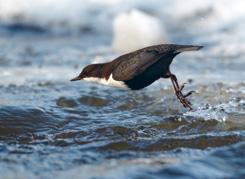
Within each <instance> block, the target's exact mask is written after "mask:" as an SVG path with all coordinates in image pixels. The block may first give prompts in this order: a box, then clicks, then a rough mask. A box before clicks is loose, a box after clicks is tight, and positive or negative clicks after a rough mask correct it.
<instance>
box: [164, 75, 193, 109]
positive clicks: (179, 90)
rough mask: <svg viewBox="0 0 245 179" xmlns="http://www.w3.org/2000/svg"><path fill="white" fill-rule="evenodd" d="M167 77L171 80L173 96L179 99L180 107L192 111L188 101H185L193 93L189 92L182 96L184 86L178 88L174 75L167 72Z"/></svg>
mask: <svg viewBox="0 0 245 179" xmlns="http://www.w3.org/2000/svg"><path fill="white" fill-rule="evenodd" d="M167 75H168V76H169V77H170V79H171V82H172V84H173V87H174V91H175V94H176V96H177V98H178V99H179V101H180V102H181V103H182V105H183V106H184V107H185V108H189V109H190V110H192V107H191V102H190V101H188V100H187V99H186V97H188V96H190V95H191V94H192V93H193V91H190V92H188V93H187V94H186V95H183V93H182V90H183V89H184V86H185V84H183V85H182V86H181V87H180V86H179V84H178V80H177V78H176V76H175V75H174V74H172V73H170V72H169V73H168V74H167Z"/></svg>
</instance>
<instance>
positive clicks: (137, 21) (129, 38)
mask: <svg viewBox="0 0 245 179" xmlns="http://www.w3.org/2000/svg"><path fill="white" fill-rule="evenodd" d="M113 33H114V38H113V47H114V48H115V49H116V50H118V51H122V52H127V51H132V50H136V49H139V48H143V47H145V46H149V45H153V44H159V43H163V42H164V39H166V36H165V31H164V30H163V28H162V27H161V22H160V21H159V20H158V19H157V18H156V17H153V16H150V15H148V14H146V13H143V12H141V11H139V10H132V11H130V12H129V13H122V14H119V15H118V16H117V17H116V18H115V20H114V22H113Z"/></svg>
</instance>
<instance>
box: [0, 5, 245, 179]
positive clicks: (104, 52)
mask: <svg viewBox="0 0 245 179" xmlns="http://www.w3.org/2000/svg"><path fill="white" fill-rule="evenodd" d="M37 2H39V1H37ZM48 2H49V1H47V2H46V3H48ZM50 2H51V1H50ZM62 2H63V3H64V4H65V2H66V1H62ZM105 2H106V4H103V3H105ZM109 2H110V3H109ZM171 2H173V3H171ZM171 2H170V1H166V3H168V4H169V6H168V7H165V6H163V5H161V1H154V3H151V6H147V3H143V4H141V5H140V3H138V2H137V1H134V2H133V3H129V2H128V3H126V4H123V3H122V2H121V1H119V2H117V1H98V2H97V1H96V2H94V4H92V5H91V4H89V3H88V4H85V5H84V6H85V7H86V8H85V9H86V12H83V13H84V14H85V15H84V14H82V13H81V14H76V13H78V12H79V11H80V9H79V7H80V6H78V7H77V9H76V10H75V12H74V14H75V15H77V17H79V16H80V17H83V18H84V19H86V20H87V21H86V22H87V23H81V24H79V23H78V22H79V21H78V22H77V23H74V24H71V25H67V24H66V23H63V26H64V28H62V29H61V30H62V31H59V29H60V23H61V21H64V22H66V20H67V21H70V19H73V18H72V17H74V16H73V15H72V14H70V15H71V16H69V15H68V14H66V13H64V14H65V15H66V16H65V17H66V18H67V19H63V18H62V17H61V16H59V13H58V12H59V10H56V11H55V12H56V13H57V16H48V15H47V17H50V18H51V17H53V18H54V17H55V19H51V20H50V19H48V18H44V19H43V18H41V17H45V16H41V17H39V13H38V12H36V11H35V6H33V7H32V8H28V9H25V11H23V12H22V8H21V7H22V6H20V8H19V9H18V10H19V11H20V12H19V13H20V14H21V15H22V16H21V17H22V18H17V20H16V19H15V18H12V15H13V14H11V13H13V12H12V11H13V9H12V11H8V12H7V9H8V8H5V10H6V11H5V12H4V13H3V11H1V13H0V15H1V19H2V23H1V27H0V64H1V66H0V70H1V73H0V77H1V81H0V99H1V100H0V173H1V175H0V178H35V177H36V178H53V177H54V176H57V177H59V178H170V177H176V178H244V176H245V170H244V169H243V168H244V166H245V163H244V161H245V160H244V159H245V154H244V151H245V150H244V149H245V142H244V139H245V122H244V116H245V83H244V76H245V72H244V67H245V60H244V57H243V56H244V49H245V48H244V47H245V46H244V40H245V38H244V34H243V33H242V31H243V30H244V28H243V24H242V20H243V19H244V17H245V16H244V15H243V13H242V12H240V11H239V3H242V1H237V3H234V6H231V7H233V8H234V9H235V10H231V11H232V12H237V13H233V15H232V16H231V15H229V14H230V11H228V10H227V8H225V7H224V6H223V5H221V4H222V3H221V1H217V3H214V4H211V1H205V4H204V6H203V7H202V8H201V7H200V6H199V5H198V4H196V3H193V5H192V8H191V11H189V13H187V12H184V11H178V13H171V12H173V8H178V7H180V6H181V4H180V3H181V1H171ZM40 3H41V1H40V2H39V4H38V3H37V5H39V6H40V9H42V4H40ZM101 3H102V5H101ZM107 3H108V4H107ZM227 3H228V5H232V4H229V1H225V4H226V5H227ZM122 4H123V6H122ZM76 5H77V4H75V5H74V6H76ZM148 5H149V4H148ZM9 6H11V1H10V3H9ZM23 7H26V6H23ZM64 7H66V5H64ZM69 7H70V6H69ZM109 7H113V8H112V9H110V8H109ZM120 7H122V8H121V10H120V11H116V9H120ZM132 7H134V8H138V9H140V10H141V11H143V12H144V13H149V14H151V15H154V16H155V17H157V18H158V19H162V23H163V27H164V30H165V33H166V34H164V35H165V36H167V39H169V41H170V42H173V43H184V44H202V45H205V48H204V49H203V50H201V51H200V52H195V53H194V52H193V53H192V52H190V53H185V54H181V55H179V56H178V57H176V58H175V60H174V63H173V64H172V66H171V69H172V72H173V73H174V74H176V76H177V77H178V79H179V81H180V82H182V83H183V82H188V84H187V85H186V89H185V91H188V90H196V93H195V94H193V95H192V96H191V97H190V101H191V102H192V103H193V108H194V110H193V111H187V110H186V109H184V108H183V107H182V106H181V105H180V104H179V102H178V101H177V100H176V97H175V95H174V93H173V89H172V86H171V83H170V80H168V79H164V80H159V81H158V82H156V83H154V84H153V85H151V86H149V87H147V88H145V89H143V90H141V91H129V90H124V89H119V88H115V87H111V86H104V85H101V84H96V83H89V82H85V81H82V82H73V83H72V82H70V81H69V80H70V79H71V78H72V77H74V76H75V75H77V74H78V73H79V72H80V70H81V68H82V67H83V66H84V65H86V64H88V63H91V62H95V61H108V60H111V59H113V58H115V57H117V56H118V55H119V54H120V53H118V52H115V51H114V50H113V47H112V46H111V43H112V41H113V38H114V37H113V35H112V31H113V30H112V26H111V25H112V23H113V22H112V21H111V16H112V17H113V18H116V15H118V14H120V13H121V12H123V11H124V10H125V11H127V10H129V9H130V8H132ZM147 7H148V8H147ZM57 8H58V7H57ZM29 9H31V10H29ZM103 9H106V11H105V12H104V11H103ZM210 9H211V10H210ZM231 9H232V8H231ZM88 12H90V13H94V14H97V16H95V17H96V21H93V22H92V21H91V22H90V16H89V15H88V14H87V13H88ZM102 12H103V13H102ZM33 13H37V14H36V16H32V15H33ZM50 13H51V12H50ZM227 13H228V14H227ZM3 14H4V15H5V16H3ZM54 14H55V13H54ZM108 14H111V16H108ZM166 14H168V15H169V14H170V15H169V16H168V17H169V18H168V20H166V18H164V17H166ZM171 14H172V15H171ZM29 16H30V17H33V18H34V17H35V18H36V19H34V20H33V19H31V18H28V17H29ZM101 16H102V17H103V18H102V17H101ZM227 16H229V18H225V17H227ZM26 19H28V20H29V21H27V20H26ZM183 19H184V23H180V22H183ZM200 19H202V20H200ZM217 19H218V20H219V21H217ZM220 19H223V20H222V21H220ZM75 20H76V19H75ZM51 21H52V22H57V23H56V24H53V25H50V22H51ZM102 21H103V22H104V23H105V24H104V25H103V26H100V27H101V28H99V27H98V26H96V25H94V22H102ZM216 21H217V22H219V24H217V23H214V22H216ZM10 24H11V25H10ZM207 24H208V25H209V26H210V27H209V28H204V27H206V25H207ZM78 26H79V27H78ZM190 27H192V28H191V29H190ZM104 28H105V29H104ZM78 29H80V30H78ZM81 29H82V30H81Z"/></svg>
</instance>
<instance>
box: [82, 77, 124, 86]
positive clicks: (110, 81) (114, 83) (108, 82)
mask: <svg viewBox="0 0 245 179" xmlns="http://www.w3.org/2000/svg"><path fill="white" fill-rule="evenodd" d="M83 80H85V81H90V82H95V83H100V84H103V85H109V86H115V87H119V88H128V87H127V85H125V83H124V82H123V81H116V80H114V79H113V77H112V74H111V75H110V77H109V79H108V80H106V79H104V78H96V77H88V78H83Z"/></svg>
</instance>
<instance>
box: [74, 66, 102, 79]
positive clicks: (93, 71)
mask: <svg viewBox="0 0 245 179" xmlns="http://www.w3.org/2000/svg"><path fill="white" fill-rule="evenodd" d="M100 73H101V65H100V64H91V65H88V66H86V67H85V68H84V69H83V70H82V72H81V73H80V74H79V75H78V76H77V77H75V78H73V79H71V81H77V80H82V79H84V78H89V77H99V76H100Z"/></svg>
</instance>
